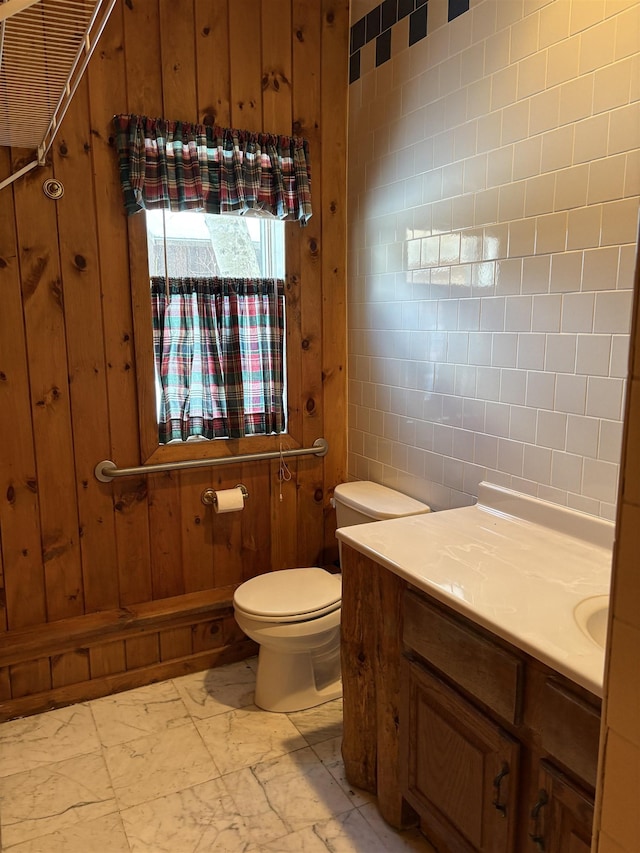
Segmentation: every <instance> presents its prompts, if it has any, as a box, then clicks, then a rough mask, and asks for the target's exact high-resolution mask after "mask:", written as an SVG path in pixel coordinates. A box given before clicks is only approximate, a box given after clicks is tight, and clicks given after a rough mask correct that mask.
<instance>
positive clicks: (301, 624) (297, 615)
mask: <svg viewBox="0 0 640 853" xmlns="http://www.w3.org/2000/svg"><path fill="white" fill-rule="evenodd" d="M341 595H342V582H341V577H340V575H332V574H330V573H329V572H327V571H325V570H324V569H320V568H316V567H312V568H305V569H282V570H280V571H277V572H270V573H269V574H266V575H258V577H255V578H252V579H251V580H248V581H245V583H243V584H241V585H240V586H239V587H238V588H237V590H236V592H235V595H234V597H233V606H234V611H235V618H236V622H237V623H238V625H239V626H240V628H242V630H243V631H244V633H245V634H246V635H247V636H248V637H250V638H251V639H252V640H254V642H256V643H258V644H259V646H260V651H259V654H258V672H257V676H256V693H255V703H256V705H258V707H260V708H264V709H265V710H266V711H288V712H290V711H300V710H303V709H304V708H312V707H314V706H315V705H320V704H321V703H323V702H328V701H329V700H331V699H337V698H338V697H339V696H341V695H342V682H341V679H340V603H341Z"/></svg>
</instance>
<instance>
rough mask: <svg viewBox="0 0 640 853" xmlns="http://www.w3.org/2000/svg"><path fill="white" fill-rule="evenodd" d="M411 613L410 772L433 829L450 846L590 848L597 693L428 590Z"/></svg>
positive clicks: (485, 851)
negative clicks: (588, 695)
mask: <svg viewBox="0 0 640 853" xmlns="http://www.w3.org/2000/svg"><path fill="white" fill-rule="evenodd" d="M403 610H404V627H403V640H404V655H403V656H404V661H403V663H402V673H403V675H402V683H403V700H402V703H401V713H400V718H399V730H400V757H401V761H400V770H399V778H400V785H401V793H402V796H403V797H404V798H405V799H406V800H407V802H408V803H410V804H411V806H413V808H414V809H415V811H416V812H417V814H418V815H419V818H420V823H421V826H422V829H423V831H424V832H425V834H426V835H427V837H429V838H430V839H431V840H432V841H433V843H434V844H436V846H437V848H438V850H440V851H443V853H444V851H448V853H475V852H476V851H478V853H515V851H518V853H526V851H531V853H535V851H545V853H588V851H589V850H590V843H591V827H592V821H593V788H594V786H595V773H596V762H597V749H598V731H599V716H598V711H597V707H596V702H597V700H596V699H595V697H593V698H592V701H593V704H591V702H589V701H587V700H586V698H585V696H584V695H581V694H580V688H578V687H577V686H576V685H571V684H570V682H568V681H567V680H566V679H564V678H562V677H560V676H559V675H558V674H557V673H554V672H553V671H552V670H550V669H548V668H547V667H545V666H543V665H542V664H540V663H539V662H537V661H534V660H532V659H531V658H529V657H528V656H527V655H525V654H523V653H521V652H519V651H518V650H516V649H514V648H512V647H510V646H508V644H505V643H502V642H501V641H499V640H498V639H497V638H493V637H492V636H491V635H490V634H489V633H488V632H486V631H483V630H482V629H480V628H479V627H478V626H476V625H474V624H473V623H470V622H469V621H468V620H465V619H463V618H462V617H460V616H457V615H455V614H452V613H449V612H447V610H446V609H445V608H443V607H441V606H440V605H437V604H435V603H433V602H431V601H430V600H428V598H427V597H425V596H423V595H422V594H421V593H419V592H417V591H413V590H407V591H406V592H405V595H404V608H403ZM559 765H560V766H559Z"/></svg>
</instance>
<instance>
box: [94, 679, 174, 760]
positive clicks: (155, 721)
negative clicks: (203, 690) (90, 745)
mask: <svg viewBox="0 0 640 853" xmlns="http://www.w3.org/2000/svg"><path fill="white" fill-rule="evenodd" d="M91 711H92V713H93V717H94V719H95V722H96V728H97V730H98V736H99V738H100V741H101V742H102V743H103V744H104V746H114V745H115V744H118V743H126V742H127V741H130V740H135V739H136V738H139V737H143V736H144V735H150V734H153V733H154V732H161V731H166V730H167V729H172V728H174V727H175V726H181V725H184V723H186V722H188V721H189V712H188V711H187V709H186V707H185V705H184V702H183V701H182V699H181V698H180V695H179V694H178V691H177V690H176V688H175V687H174V686H173V684H172V683H171V682H170V681H161V682H159V683H158V684H150V685H149V686H148V687H139V688H137V689H136V690H128V691H126V692H125V693H118V694H116V695H114V696H105V697H104V698H102V699H95V700H94V701H93V702H91Z"/></svg>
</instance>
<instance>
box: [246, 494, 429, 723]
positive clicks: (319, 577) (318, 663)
mask: <svg viewBox="0 0 640 853" xmlns="http://www.w3.org/2000/svg"><path fill="white" fill-rule="evenodd" d="M333 502H334V505H335V508H336V519H337V526H338V527H349V526H350V525H352V524H362V523H365V522H371V521H380V520H382V519H386V518H398V517H400V516H403V515H418V514H421V513H425V512H429V511H430V510H429V507H428V506H427V505H426V504H423V503H421V502H420V501H417V500H414V499H413V498H410V497H407V495H403V494H401V493H400V492H396V491H395V490H394V489H389V488H387V487H386V486H381V485H379V484H378V483H371V482H368V481H359V482H354V483H343V484H342V485H339V486H336V489H335V492H334V501H333ZM341 594H342V585H341V576H340V575H339V574H331V573H330V572H327V571H325V569H320V568H315V567H313V568H302V569H282V570H280V571H276V572H268V573H267V574H264V575H258V577H255V578H251V580H248V581H245V582H244V583H243V584H240V586H239V587H238V588H237V589H236V591H235V595H234V596H233V607H234V611H235V618H236V622H237V623H238V625H239V626H240V628H242V630H243V631H244V633H245V634H246V635H247V636H248V637H250V638H251V639H252V640H254V641H255V642H256V643H258V644H259V646H260V652H259V656H258V673H257V677H256V692H255V703H256V705H258V706H259V707H260V708H264V709H265V710H266V711H281V712H285V711H286V712H291V711H301V710H303V709H305V708H313V707H314V706H315V705H320V704H321V703H323V702H328V701H329V700H331V699H337V698H338V697H339V696H341V695H342V681H341V679H340V605H341Z"/></svg>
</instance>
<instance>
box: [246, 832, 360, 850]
mask: <svg viewBox="0 0 640 853" xmlns="http://www.w3.org/2000/svg"><path fill="white" fill-rule="evenodd" d="M328 850H330V848H329V847H327V846H326V844H325V843H324V842H323V841H322V839H321V838H320V837H319V836H318V835H317V834H316V832H315V828H314V827H313V826H307V827H305V828H304V829H301V830H300V831H299V832H292V833H290V834H289V835H285V836H284V837H283V838H278V839H277V840H276V841H268V842H267V843H266V844H259V845H257V846H253V845H251V846H249V847H247V848H246V850H245V851H244V853H327V851H328ZM367 853H368V851H367ZM372 853H373V851H372Z"/></svg>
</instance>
